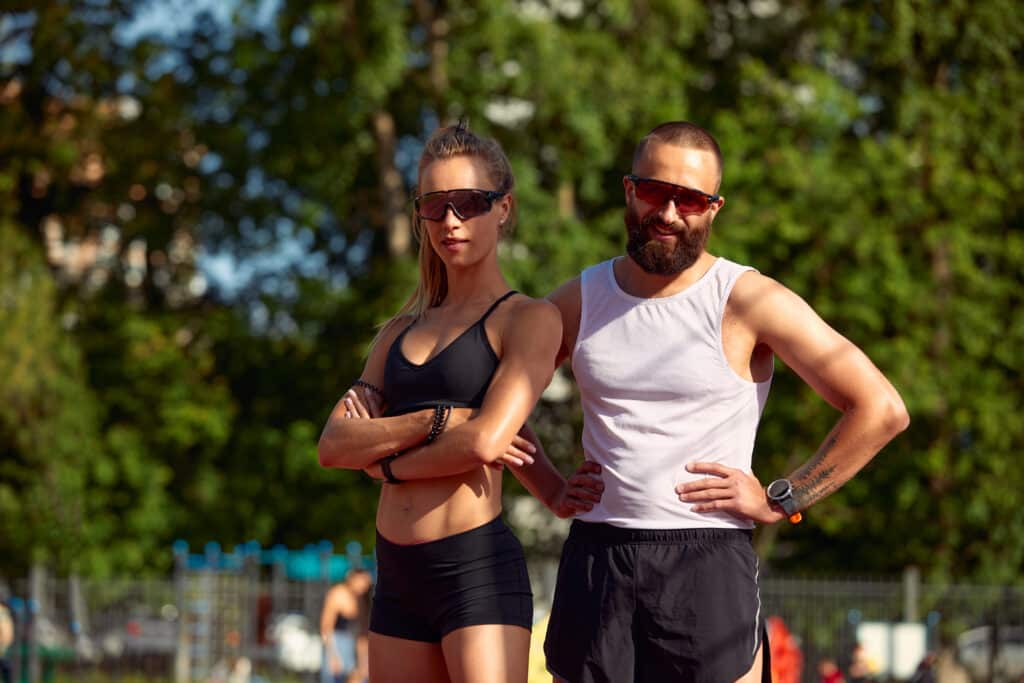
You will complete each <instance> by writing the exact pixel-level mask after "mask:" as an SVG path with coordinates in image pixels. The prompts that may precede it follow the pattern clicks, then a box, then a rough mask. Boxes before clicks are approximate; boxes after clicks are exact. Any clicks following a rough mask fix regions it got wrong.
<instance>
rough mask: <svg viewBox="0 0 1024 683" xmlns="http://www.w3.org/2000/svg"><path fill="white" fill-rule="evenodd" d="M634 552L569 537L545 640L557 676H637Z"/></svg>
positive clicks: (575, 679) (580, 680)
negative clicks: (634, 672) (634, 632)
mask: <svg viewBox="0 0 1024 683" xmlns="http://www.w3.org/2000/svg"><path fill="white" fill-rule="evenodd" d="M633 555H634V553H633V551H632V548H630V547H628V546H617V545H612V546H604V545H597V544H592V543H585V542H577V541H574V540H573V539H572V538H571V537H570V539H569V540H567V541H566V543H565V546H564V547H563V549H562V559H561V562H560V564H559V568H558V580H557V583H556V585H555V596H554V600H553V602H552V606H551V618H550V620H549V622H548V631H547V637H546V638H545V640H544V654H545V656H546V658H547V668H548V671H549V672H551V674H552V675H553V676H554V677H556V678H560V679H563V680H565V681H569V682H570V683H603V682H605V681H615V683H620V682H621V683H630V681H632V680H633V639H632V629H633V615H634V611H635V602H634V600H633V581H634V570H633Z"/></svg>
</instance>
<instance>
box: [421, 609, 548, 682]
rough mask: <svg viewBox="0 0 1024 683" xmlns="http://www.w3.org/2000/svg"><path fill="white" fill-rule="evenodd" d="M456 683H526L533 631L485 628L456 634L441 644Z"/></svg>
mask: <svg viewBox="0 0 1024 683" xmlns="http://www.w3.org/2000/svg"><path fill="white" fill-rule="evenodd" d="M441 648H442V649H443V651H444V661H445V663H446V664H447V667H448V675H449V677H450V678H451V680H452V683H526V675H527V669H528V660H529V658H530V631H529V630H527V629H525V628H523V627H522V626H508V625H504V624H483V625H480V626H466V627H465V628H460V629H456V630H454V631H452V632H451V633H449V634H448V635H446V636H445V637H444V638H443V639H442V640H441Z"/></svg>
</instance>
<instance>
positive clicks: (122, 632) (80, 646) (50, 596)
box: [7, 563, 1024, 683]
mask: <svg viewBox="0 0 1024 683" xmlns="http://www.w3.org/2000/svg"><path fill="white" fill-rule="evenodd" d="M554 573H555V572H554V569H553V566H551V565H550V564H549V563H541V564H533V563H531V575H532V576H533V577H534V582H535V593H536V597H537V600H538V610H537V614H538V616H543V615H544V614H545V613H546V608H547V604H548V601H549V600H550V595H551V589H552V585H551V584H552V583H553V580H554ZM328 586H329V583H328V581H316V580H312V581H310V580H305V581H296V580H289V579H287V578H286V577H283V576H281V575H277V576H266V575H263V574H261V573H260V572H259V571H255V570H252V568H250V569H248V570H246V569H245V568H243V569H242V570H241V571H215V570H198V571H196V570H180V571H178V572H177V573H176V575H175V577H174V578H172V579H168V580H103V581H91V580H78V579H75V578H56V577H52V576H47V575H46V574H45V573H44V572H43V571H41V570H37V571H36V572H34V573H33V576H32V577H30V578H29V579H27V580H25V581H21V582H16V583H15V584H14V595H13V596H12V597H11V598H10V599H9V600H8V605H9V607H10V608H11V612H12V615H13V617H14V622H15V627H16V640H15V643H14V645H13V646H12V647H11V648H10V650H9V651H8V656H7V659H8V663H9V665H10V666H11V668H12V671H13V674H14V677H13V680H14V681H16V682H22V681H24V682H25V683H30V682H31V683H36V682H38V681H54V680H60V681H68V680H72V681H97V682H98V681H110V682H114V681H117V682H121V681H123V682H124V683H135V682H136V681H167V682H172V681H176V682H178V683H184V682H186V681H188V682H191V681H204V682H206V681H225V682H227V681H235V680H237V681H257V680H262V681H264V682H270V681H275V682H276V681H282V682H284V681H289V682H296V683H297V682H299V681H314V680H318V676H317V672H318V670H319V665H320V656H321V650H320V647H321V646H320V637H319V614H320V607H321V603H322V600H323V596H324V594H325V592H326V590H327V588H328ZM761 598H762V607H763V610H764V614H765V615H766V616H767V617H769V618H770V619H771V620H772V621H773V622H774V623H773V626H774V627H775V629H776V631H775V632H774V633H773V635H775V636H776V637H778V636H779V634H782V637H784V638H788V639H789V640H790V642H791V645H792V647H793V648H794V649H795V652H796V653H797V658H798V660H799V662H800V671H799V674H798V675H797V676H796V678H794V679H793V680H800V681H805V682H811V681H818V680H819V678H818V673H817V666H818V664H819V663H820V662H822V661H826V660H831V661H833V662H835V663H836V665H837V666H838V667H839V668H840V669H841V670H843V671H848V670H849V667H850V666H851V664H852V661H851V658H852V656H853V653H854V649H855V647H856V646H857V645H858V643H859V644H860V645H861V646H862V648H864V647H866V648H867V649H868V654H869V655H870V657H869V658H868V664H869V667H873V671H872V674H873V676H874V677H875V678H876V680H880V681H881V680H908V679H910V678H911V676H912V671H913V668H914V667H915V666H916V664H917V662H918V660H920V659H921V658H922V657H924V656H926V655H927V654H928V653H935V652H942V653H945V655H946V656H947V659H948V665H949V666H950V667H952V668H951V669H949V670H955V671H957V672H958V673H957V675H958V676H960V680H971V681H1005V682H1010V681H1013V682H1017V681H1021V680H1022V677H1024V590H1021V589H1019V588H1014V587H1008V586H968V585H933V584H928V583H922V582H920V581H919V580H918V578H917V575H916V573H914V572H908V573H907V574H906V575H905V576H904V577H900V578H897V579H896V580H873V581H868V580H851V579H828V580H824V579H812V578H794V577H783V576H775V575H773V576H767V577H762V580H761ZM777 644H778V643H776V645H777ZM773 650H774V646H773ZM908 667H909V668H908ZM938 680H943V679H942V677H941V676H940V677H939V679H938ZM947 680H955V679H952V678H947Z"/></svg>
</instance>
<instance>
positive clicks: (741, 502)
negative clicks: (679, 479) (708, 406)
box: [677, 273, 909, 522]
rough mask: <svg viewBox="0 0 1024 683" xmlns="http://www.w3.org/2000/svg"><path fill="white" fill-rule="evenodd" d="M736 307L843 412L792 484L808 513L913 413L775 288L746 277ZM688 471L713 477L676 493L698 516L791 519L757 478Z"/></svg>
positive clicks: (700, 466) (718, 469)
mask: <svg viewBox="0 0 1024 683" xmlns="http://www.w3.org/2000/svg"><path fill="white" fill-rule="evenodd" d="M729 306H730V308H731V309H732V313H733V314H734V315H735V316H736V319H737V321H738V322H739V323H740V324H741V325H742V326H744V327H746V328H748V329H749V330H750V331H751V332H752V333H753V335H754V337H755V338H756V340H757V343H762V344H765V345H767V346H768V347H770V348H771V349H772V351H773V352H774V353H775V354H776V355H778V356H779V358H781V359H782V360H783V362H785V363H786V365H788V366H789V367H790V368H792V369H793V371H794V372H796V373H797V374H798V375H799V376H800V377H801V378H802V379H803V380H804V381H805V382H807V384H809V385H810V386H811V387H812V388H813V389H814V390H815V391H816V392H817V393H818V394H819V395H820V396H821V397H822V398H824V399H825V400H826V401H828V402H829V403H830V404H831V405H832V406H833V407H835V408H836V409H837V410H839V411H841V412H842V415H841V416H840V418H839V420H838V421H837V422H836V424H835V426H834V427H833V428H832V430H831V431H830V432H829V434H828V436H826V437H825V439H824V441H823V442H822V443H821V445H820V446H819V447H818V449H817V451H816V452H815V454H814V455H813V456H812V457H811V458H810V459H809V460H808V461H807V462H806V463H804V465H803V466H801V467H800V468H798V469H797V470H796V471H795V472H793V473H792V474H791V475H790V476H789V479H790V482H791V483H792V485H793V498H794V502H795V503H796V507H797V509H801V510H802V509H805V508H807V507H809V506H811V505H813V504H814V503H816V502H818V501H819V500H821V499H823V498H825V497H826V496H828V495H829V494H831V493H832V492H834V491H835V490H836V489H838V488H839V487H840V486H842V485H843V484H844V483H846V482H847V481H849V480H850V478H852V477H853V476H854V475H855V474H856V473H857V472H858V471H860V470H861V468H863V467H864V466H865V465H866V464H867V463H868V462H870V461H871V459H872V458H873V457H875V455H876V454H877V453H878V452H879V451H880V450H881V449H882V447H884V446H885V445H886V444H887V443H888V442H889V441H890V440H892V438H893V437H895V436H896V435H897V434H899V433H900V432H902V431H903V430H904V429H906V428H907V425H908V424H909V417H908V416H907V411H906V408H905V407H904V405H903V401H902V399H901V398H900V396H899V394H898V393H897V392H896V389H895V388H893V386H892V384H891V383H890V382H889V381H888V380H887V379H886V378H885V376H884V375H883V374H882V373H881V372H880V371H879V370H878V368H877V367H875V365H874V364H873V363H872V362H871V360H870V359H869V358H868V357H867V356H866V355H865V354H864V352H863V351H861V350H860V349H859V348H857V347H856V346H855V345H854V344H853V343H852V342H850V341H849V340H848V339H846V338H844V337H843V336H842V335H840V334H839V333H838V332H836V331H835V330H834V329H832V328H831V327H830V326H829V325H828V324H827V323H825V321H824V320H822V319H821V318H820V317H819V316H818V314H817V313H815V312H814V310H813V309H812V308H811V307H810V306H809V305H808V304H807V303H806V302H805V301H804V300H803V299H801V298H800V297H799V296H797V295H796V294H795V293H794V292H792V291H790V290H789V289H787V288H786V287H784V286H782V285H781V284H779V283H778V282H776V281H775V280H772V279H770V278H767V277H764V276H762V275H759V274H756V273H751V274H748V275H745V276H743V277H742V278H741V279H740V280H739V282H737V284H736V287H735V288H734V290H733V295H732V297H730V301H729ZM687 469H688V470H689V471H691V472H699V473H705V474H710V475H713V476H712V477H708V478H706V479H703V480H699V481H696V482H691V483H688V484H682V485H680V486H679V487H677V492H679V493H680V500H683V501H685V502H691V503H696V505H695V506H694V508H693V509H694V510H695V511H710V510H724V511H727V512H730V513H733V514H737V515H740V516H745V517H749V518H750V519H753V520H755V521H759V522H774V521H778V520H779V519H782V518H784V517H785V515H784V514H783V513H782V512H781V511H780V510H779V509H777V508H776V507H774V506H772V505H770V504H769V502H768V499H767V496H766V494H765V491H764V488H763V486H762V485H761V483H760V482H759V481H758V480H757V478H756V477H754V476H753V474H750V473H746V472H741V471H739V470H735V469H733V468H728V467H724V466H722V465H717V464H714V463H692V464H691V465H689V466H688V467H687Z"/></svg>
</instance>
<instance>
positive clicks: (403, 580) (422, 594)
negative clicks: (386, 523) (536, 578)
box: [370, 517, 533, 643]
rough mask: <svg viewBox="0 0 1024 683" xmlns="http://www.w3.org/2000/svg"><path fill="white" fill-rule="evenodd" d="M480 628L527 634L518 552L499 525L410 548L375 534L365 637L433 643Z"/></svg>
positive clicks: (525, 581) (527, 599)
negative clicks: (496, 626) (511, 629)
mask: <svg viewBox="0 0 1024 683" xmlns="http://www.w3.org/2000/svg"><path fill="white" fill-rule="evenodd" d="M480 624H508V625H512V626H522V627H523V628H525V629H530V628H532V626H533V593H532V592H531V590H530V579H529V577H528V575H527V573H526V559H525V557H524V556H523V547H522V546H521V545H520V544H519V540H518V539H517V538H516V537H515V535H514V534H513V533H512V531H511V530H510V529H509V528H508V527H507V526H505V523H504V522H503V521H502V520H501V517H497V518H495V519H494V520H493V521H491V522H488V523H487V524H485V525H483V526H480V527H477V528H475V529H470V530H469V531H464V532H462V533H460V534H455V535H454V536H448V537H446V538H442V539H439V540H437V541H430V542H428V543H418V544H415V545H398V544H397V543H392V542H391V541H389V540H387V539H386V538H384V537H383V536H381V535H380V532H377V586H376V588H375V589H374V592H373V607H372V609H371V611H370V630H371V631H373V632H374V633H380V634H382V635H385V636H393V637H395V638H405V639H407V640H419V641H424V642H428V643H436V642H439V641H440V640H441V638H443V637H444V636H446V635H447V634H448V633H450V632H451V631H454V630H455V629H458V628H463V627H465V626H477V625H480Z"/></svg>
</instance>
